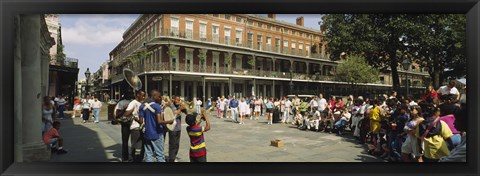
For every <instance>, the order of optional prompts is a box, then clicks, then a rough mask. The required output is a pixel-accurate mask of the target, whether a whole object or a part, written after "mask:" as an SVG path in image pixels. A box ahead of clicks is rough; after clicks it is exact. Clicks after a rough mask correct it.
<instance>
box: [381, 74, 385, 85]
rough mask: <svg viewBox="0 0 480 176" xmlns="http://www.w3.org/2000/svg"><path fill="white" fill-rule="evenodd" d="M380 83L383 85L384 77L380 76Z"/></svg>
mask: <svg viewBox="0 0 480 176" xmlns="http://www.w3.org/2000/svg"><path fill="white" fill-rule="evenodd" d="M380 83H382V84H385V77H383V76H380Z"/></svg>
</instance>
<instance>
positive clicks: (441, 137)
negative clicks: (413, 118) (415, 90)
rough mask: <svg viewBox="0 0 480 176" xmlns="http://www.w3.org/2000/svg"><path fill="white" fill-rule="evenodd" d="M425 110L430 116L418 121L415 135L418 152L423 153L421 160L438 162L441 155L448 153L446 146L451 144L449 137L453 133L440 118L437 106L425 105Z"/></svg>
mask: <svg viewBox="0 0 480 176" xmlns="http://www.w3.org/2000/svg"><path fill="white" fill-rule="evenodd" d="M426 111H429V113H428V114H431V115H432V116H430V117H426V118H425V120H424V121H423V122H422V123H420V125H419V126H418V128H417V130H416V133H415V135H416V136H417V137H418V138H419V139H418V145H419V148H420V154H423V158H422V159H423V161H425V162H438V160H439V159H440V158H441V157H444V156H448V155H449V154H450V151H449V148H448V146H453V142H452V139H451V137H452V136H453V134H452V131H451V130H450V128H449V127H448V125H447V124H446V123H445V122H443V121H441V120H440V118H439V116H440V109H439V108H437V107H434V106H433V105H430V106H427V107H426ZM447 143H448V144H449V145H447Z"/></svg>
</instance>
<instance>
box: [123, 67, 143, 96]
mask: <svg viewBox="0 0 480 176" xmlns="http://www.w3.org/2000/svg"><path fill="white" fill-rule="evenodd" d="M123 77H124V78H125V81H127V83H128V85H130V87H132V88H133V89H134V90H136V91H137V90H140V89H142V81H141V80H140V78H138V76H137V74H136V73H135V72H134V71H132V70H130V69H128V68H124V69H123Z"/></svg>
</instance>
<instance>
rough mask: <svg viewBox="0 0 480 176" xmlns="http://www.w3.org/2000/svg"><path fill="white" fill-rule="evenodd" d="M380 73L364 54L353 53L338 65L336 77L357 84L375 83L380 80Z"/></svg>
mask: <svg viewBox="0 0 480 176" xmlns="http://www.w3.org/2000/svg"><path fill="white" fill-rule="evenodd" d="M378 75H379V71H378V70H377V69H376V68H374V67H372V66H370V65H369V64H368V63H367V62H366V60H365V58H364V57H363V56H360V55H353V56H349V57H347V60H346V61H343V62H341V63H339V64H338V65H337V68H336V74H335V79H336V80H337V81H342V82H347V83H350V84H351V85H355V84H358V83H375V82H377V81H378V80H379V78H378Z"/></svg>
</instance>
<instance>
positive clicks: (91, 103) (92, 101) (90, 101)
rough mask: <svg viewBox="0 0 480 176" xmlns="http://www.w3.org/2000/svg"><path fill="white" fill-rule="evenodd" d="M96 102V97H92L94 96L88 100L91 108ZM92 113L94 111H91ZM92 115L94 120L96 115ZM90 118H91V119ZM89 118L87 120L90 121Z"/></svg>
mask: <svg viewBox="0 0 480 176" xmlns="http://www.w3.org/2000/svg"><path fill="white" fill-rule="evenodd" d="M94 102H95V97H94V96H93V95H92V96H91V97H90V99H88V103H90V106H93V103H94ZM90 111H92V109H90ZM92 115H93V116H92V118H95V114H94V113H92ZM89 118H90V117H89ZM89 118H87V119H89Z"/></svg>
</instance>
